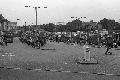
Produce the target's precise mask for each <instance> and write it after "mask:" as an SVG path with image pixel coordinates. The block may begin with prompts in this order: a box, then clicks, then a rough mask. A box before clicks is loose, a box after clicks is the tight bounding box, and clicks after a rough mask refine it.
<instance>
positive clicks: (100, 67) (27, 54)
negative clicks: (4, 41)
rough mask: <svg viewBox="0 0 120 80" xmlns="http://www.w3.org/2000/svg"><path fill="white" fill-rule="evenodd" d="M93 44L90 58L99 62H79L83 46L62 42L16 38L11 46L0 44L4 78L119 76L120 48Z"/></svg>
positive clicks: (97, 79) (114, 79) (104, 79)
mask: <svg viewBox="0 0 120 80" xmlns="http://www.w3.org/2000/svg"><path fill="white" fill-rule="evenodd" d="M89 47H90V59H94V60H96V61H97V62H98V63H97V64H79V63H76V60H77V59H83V58H84V47H83V46H81V45H79V44H75V45H71V44H66V43H63V42H60V43H57V42H50V41H49V40H48V41H47V42H46V44H45V45H44V46H42V47H41V48H40V49H35V48H32V47H31V46H28V45H26V44H23V43H21V42H20V41H19V38H14V41H13V43H8V46H0V79H1V80H11V79H12V80H16V79H18V80H19V79H22V80H120V59H119V56H120V54H119V53H120V50H119V47H118V48H112V49H111V52H112V55H105V52H106V48H105V47H104V46H103V47H100V48H98V47H92V46H89Z"/></svg>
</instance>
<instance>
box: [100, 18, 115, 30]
mask: <svg viewBox="0 0 120 80" xmlns="http://www.w3.org/2000/svg"><path fill="white" fill-rule="evenodd" d="M100 24H101V25H102V28H103V29H108V30H113V29H114V27H115V26H116V22H115V20H111V19H106V18H104V19H103V20H100Z"/></svg>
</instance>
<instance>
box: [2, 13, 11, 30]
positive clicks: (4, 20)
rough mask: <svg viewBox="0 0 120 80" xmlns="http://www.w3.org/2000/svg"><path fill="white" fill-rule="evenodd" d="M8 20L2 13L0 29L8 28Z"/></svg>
mask: <svg viewBox="0 0 120 80" xmlns="http://www.w3.org/2000/svg"><path fill="white" fill-rule="evenodd" d="M8 22H9V21H8V20H7V19H5V18H4V17H3V15H2V14H0V30H1V31H4V30H7V28H8Z"/></svg>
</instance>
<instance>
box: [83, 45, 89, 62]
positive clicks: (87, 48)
mask: <svg viewBox="0 0 120 80" xmlns="http://www.w3.org/2000/svg"><path fill="white" fill-rule="evenodd" d="M84 60H85V61H90V47H89V46H88V45H84Z"/></svg>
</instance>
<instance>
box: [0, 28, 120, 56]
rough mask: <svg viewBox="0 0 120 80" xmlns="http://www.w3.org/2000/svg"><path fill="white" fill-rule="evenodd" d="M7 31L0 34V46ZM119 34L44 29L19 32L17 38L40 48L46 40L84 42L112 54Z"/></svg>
mask: <svg viewBox="0 0 120 80" xmlns="http://www.w3.org/2000/svg"><path fill="white" fill-rule="evenodd" d="M6 34H7V33H2V34H1V39H0V40H1V41H0V44H1V45H2V46H4V45H6V46H7V43H8V42H7V38H8V35H6ZM11 38H13V37H11ZM119 38H120V34H119V33H114V34H105V35H101V34H99V33H98V34H95V33H94V34H93V35H92V36H90V35H89V33H87V32H86V33H84V34H77V35H70V34H69V35H67V34H55V33H46V32H45V31H39V30H38V31H37V30H33V31H26V32H21V34H20V36H19V40H20V42H22V43H26V44H27V45H28V46H32V47H33V48H37V49H40V48H41V47H42V46H43V45H45V44H46V41H48V40H49V41H50V42H58V43H59V42H64V43H66V44H70V43H74V44H79V45H85V44H86V43H87V44H89V45H91V46H93V47H95V46H97V47H102V46H105V47H106V52H105V54H106V55H107V54H112V53H111V52H109V50H110V49H111V48H117V47H118V46H120V39H119Z"/></svg>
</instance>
